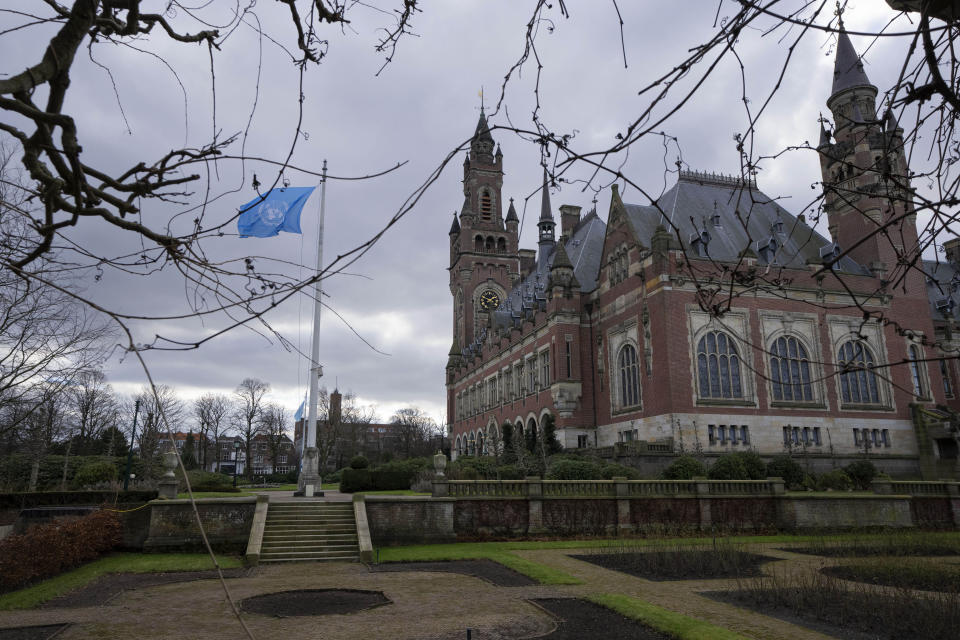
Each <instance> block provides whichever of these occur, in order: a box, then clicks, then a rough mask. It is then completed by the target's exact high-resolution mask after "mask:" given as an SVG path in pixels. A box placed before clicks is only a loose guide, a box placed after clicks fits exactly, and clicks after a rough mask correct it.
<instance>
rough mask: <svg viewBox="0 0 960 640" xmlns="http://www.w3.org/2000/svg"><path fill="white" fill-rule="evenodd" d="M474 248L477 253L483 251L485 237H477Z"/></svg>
mask: <svg viewBox="0 0 960 640" xmlns="http://www.w3.org/2000/svg"><path fill="white" fill-rule="evenodd" d="M473 248H474V250H475V251H483V236H477V237H475V238H474V239H473Z"/></svg>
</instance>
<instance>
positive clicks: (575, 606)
mask: <svg viewBox="0 0 960 640" xmlns="http://www.w3.org/2000/svg"><path fill="white" fill-rule="evenodd" d="M531 602H533V603H534V604H536V605H538V606H540V607H542V608H543V609H545V610H546V611H547V612H549V613H550V614H551V615H553V616H555V617H556V618H558V619H559V622H558V624H557V629H556V630H555V631H553V632H552V633H549V634H547V635H545V636H539V638H540V639H542V640H583V638H597V637H602V638H603V639H604V640H670V636H668V635H666V634H663V633H661V632H659V631H657V630H655V629H652V628H650V627H648V626H646V625H644V624H641V623H639V622H637V621H635V620H631V619H630V618H627V617H626V616H622V615H620V614H619V613H617V612H616V611H612V610H611V609H608V608H606V607H603V606H600V605H599V604H594V603H593V602H588V601H586V600H580V599H579V598H541V599H538V600H532V601H531Z"/></svg>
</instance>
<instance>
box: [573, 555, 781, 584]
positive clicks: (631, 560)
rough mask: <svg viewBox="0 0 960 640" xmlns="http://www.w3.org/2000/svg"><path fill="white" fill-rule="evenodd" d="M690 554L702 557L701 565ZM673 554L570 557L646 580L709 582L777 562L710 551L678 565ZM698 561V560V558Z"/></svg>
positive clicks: (751, 572)
mask: <svg viewBox="0 0 960 640" xmlns="http://www.w3.org/2000/svg"><path fill="white" fill-rule="evenodd" d="M691 554H701V555H702V558H701V559H702V560H703V561H702V562H700V561H697V559H696V557H695V556H692V555H691ZM673 555H676V554H675V553H674V552H672V551H671V552H662V553H661V552H656V551H644V552H635V553H596V554H590V555H582V556H570V557H571V558H576V559H577V560H583V561H584V562H589V563H591V564H595V565H597V566H598V567H603V568H604V569H612V570H614V571H620V572H621V573H626V574H628V575H631V576H636V577H638V578H645V579H647V580H654V581H663V580H709V579H712V578H737V577H741V578H743V577H752V576H759V575H761V574H762V572H761V570H760V567H761V566H762V565H763V563H765V562H769V561H771V560H776V558H770V557H768V556H762V555H759V554H756V553H747V552H745V551H742V552H736V553H726V554H725V555H724V556H723V557H718V556H716V555H712V554H711V552H709V551H700V550H697V551H687V552H684V555H683V557H682V558H681V557H678V561H677V562H671V561H669V559H670V557H672V556H673ZM697 557H699V556H697Z"/></svg>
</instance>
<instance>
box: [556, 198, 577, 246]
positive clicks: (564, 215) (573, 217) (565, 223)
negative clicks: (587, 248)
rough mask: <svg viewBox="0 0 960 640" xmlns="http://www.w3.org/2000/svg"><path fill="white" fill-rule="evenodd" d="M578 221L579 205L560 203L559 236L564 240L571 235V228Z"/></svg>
mask: <svg viewBox="0 0 960 640" xmlns="http://www.w3.org/2000/svg"><path fill="white" fill-rule="evenodd" d="M578 222H580V207H576V206H574V205H572V204H562V205H560V237H561V238H563V239H564V240H565V239H567V238H569V237H570V236H572V235H573V228H574V227H576V226H577V223H578Z"/></svg>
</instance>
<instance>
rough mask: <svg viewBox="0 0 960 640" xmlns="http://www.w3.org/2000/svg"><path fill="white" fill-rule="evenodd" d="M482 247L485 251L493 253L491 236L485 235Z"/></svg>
mask: <svg viewBox="0 0 960 640" xmlns="http://www.w3.org/2000/svg"><path fill="white" fill-rule="evenodd" d="M483 248H484V250H485V251H487V253H493V236H487V241H486V243H485V244H484V247H483Z"/></svg>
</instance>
